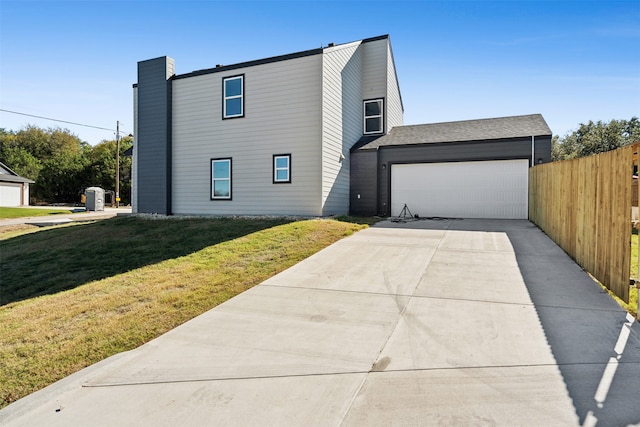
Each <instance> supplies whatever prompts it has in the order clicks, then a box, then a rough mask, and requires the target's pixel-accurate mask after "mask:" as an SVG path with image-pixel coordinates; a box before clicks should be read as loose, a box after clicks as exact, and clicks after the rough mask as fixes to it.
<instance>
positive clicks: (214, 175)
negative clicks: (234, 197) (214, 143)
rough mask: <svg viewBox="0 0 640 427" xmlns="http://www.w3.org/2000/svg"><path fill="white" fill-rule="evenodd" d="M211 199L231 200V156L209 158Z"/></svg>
mask: <svg viewBox="0 0 640 427" xmlns="http://www.w3.org/2000/svg"><path fill="white" fill-rule="evenodd" d="M211 200H231V158H225V159H211Z"/></svg>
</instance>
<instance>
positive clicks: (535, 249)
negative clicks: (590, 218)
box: [0, 220, 640, 426]
mask: <svg viewBox="0 0 640 427" xmlns="http://www.w3.org/2000/svg"><path fill="white" fill-rule="evenodd" d="M638 372H640V326H639V325H638V323H637V322H635V321H634V320H633V319H632V318H631V317H630V316H628V315H627V314H626V313H625V312H624V311H623V310H622V309H621V308H620V307H619V306H618V305H617V304H616V303H615V302H613V301H612V300H611V298H610V297H609V296H608V295H607V294H606V293H604V292H603V291H601V289H600V288H599V287H598V286H597V284H595V283H594V282H593V281H592V280H591V279H590V278H589V276H588V275H587V274H586V273H585V272H584V271H583V270H582V269H581V268H579V267H578V266H577V265H576V264H575V263H574V262H573V261H571V259H570V258H569V257H568V256H567V255H566V254H565V253H564V252H563V251H562V250H561V249H560V248H558V247H557V246H556V245H555V244H554V243H553V242H552V241H551V240H550V239H548V238H547V236H545V235H544V233H542V232H541V231H540V230H539V229H538V228H536V227H535V226H534V225H533V224H531V223H530V222H528V221H520V220H514V221H504V220H495V221H491V220H442V221H430V220H419V221H404V222H391V221H385V222H382V223H379V224H377V225H376V226H375V227H372V228H369V229H367V230H364V231H361V232H359V233H356V234H355V235H353V236H350V237H348V238H346V239H343V240H341V241H339V242H337V243H336V244H334V245H332V246H330V247H328V248H326V249H325V250H323V251H321V252H319V253H317V254H315V255H314V256H312V257H310V258H308V259H307V260H305V261H303V262H301V263H299V264H297V265H295V266H293V267H292V268H290V269H288V270H287V271H284V272H282V273H281V274H278V275H277V276H274V277H272V278H271V279H269V280H267V281H265V282H263V283H262V284H260V285H258V286H256V287H254V288H253V289H251V290H249V291H247V292H245V293H243V294H241V295H239V296H237V297H236V298H233V299H232V300H230V301H227V302H226V303H224V304H222V305H220V306H218V307H216V308H214V309H213V310H211V311H209V312H207V313H205V314H203V315H202V316H199V317H197V318H195V319H193V320H191V321H189V322H187V323H185V324H184V325H182V326H180V327H178V328H176V329H174V330H172V331H170V332H169V333H167V334H165V335H163V336H161V337H159V338H157V339H156V340H153V341H151V342H149V343H147V344H145V345H143V346H141V347H140V348H138V349H136V350H133V351H131V352H127V353H123V354H120V355H116V356H114V357H112V358H110V359H107V360H105V361H103V362H100V363H99V364H97V365H94V366H92V367H89V368H87V369H85V370H83V371H80V372H78V373H76V374H74V375H72V376H70V377H68V378H65V379H63V380H62V381H60V382H58V383H56V384H54V385H52V386H50V387H48V388H46V389H44V390H41V391H39V392H36V393H34V394H32V395H31V396H28V397H26V398H24V399H21V400H20V401H18V402H15V403H13V404H11V405H10V406H8V407H7V408H5V409H3V410H2V411H0V424H2V425H8V426H22V425H49V426H58V425H59V426H68V425H92V426H101V425H105V426H112V425H118V426H127V425H131V426H133V425H136V426H138V425H154V426H165V425H166V426H173V425H193V426H199V425H243V426H244V425H301V426H313V425H318V426H360V425H385V426H386V425H402V426H405V425H474V426H476V425H509V426H515V425H527V426H529V425H544V426H596V425H600V426H612V425H615V426H618V425H640V405H638V396H640V381H638V378H639V377H638Z"/></svg>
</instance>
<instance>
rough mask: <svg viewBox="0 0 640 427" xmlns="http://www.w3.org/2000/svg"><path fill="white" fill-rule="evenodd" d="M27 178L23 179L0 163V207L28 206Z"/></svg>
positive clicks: (28, 180)
mask: <svg viewBox="0 0 640 427" xmlns="http://www.w3.org/2000/svg"><path fill="white" fill-rule="evenodd" d="M33 183H35V181H32V180H30V179H28V178H23V177H21V176H19V175H18V174H17V173H15V172H14V171H12V170H11V169H9V167H8V166H7V165H5V164H4V163H1V162H0V206H4V207H15V206H28V205H29V184H33Z"/></svg>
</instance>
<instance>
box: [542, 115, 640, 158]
mask: <svg viewBox="0 0 640 427" xmlns="http://www.w3.org/2000/svg"><path fill="white" fill-rule="evenodd" d="M634 142H640V120H639V119H638V118H637V117H632V118H631V119H630V120H611V121H609V122H602V121H598V122H593V121H589V122H588V123H580V125H579V127H578V129H576V130H574V131H573V132H571V133H570V134H568V135H565V136H564V137H562V138H560V137H558V136H557V135H555V136H554V137H553V140H552V143H551V158H552V160H553V161H556V160H568V159H575V158H578V157H586V156H590V155H592V154H598V153H604V152H605V151H609V150H615V149H616V148H620V147H623V146H625V145H628V144H633V143H634Z"/></svg>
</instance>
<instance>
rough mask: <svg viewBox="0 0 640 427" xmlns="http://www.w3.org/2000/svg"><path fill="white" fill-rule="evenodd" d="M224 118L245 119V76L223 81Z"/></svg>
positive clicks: (226, 78) (228, 78) (227, 78)
mask: <svg viewBox="0 0 640 427" xmlns="http://www.w3.org/2000/svg"><path fill="white" fill-rule="evenodd" d="M222 98H223V101H222V118H223V119H232V118H235V117H244V75H240V76H232V77H225V78H224V79H222Z"/></svg>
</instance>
